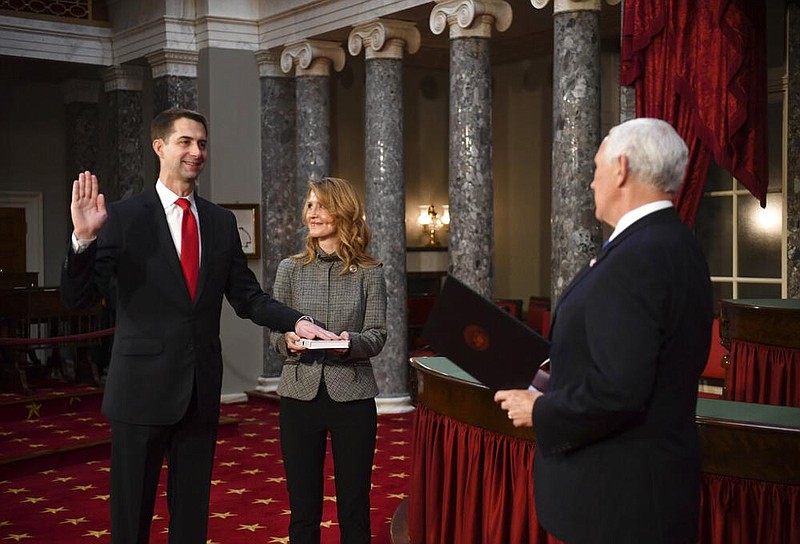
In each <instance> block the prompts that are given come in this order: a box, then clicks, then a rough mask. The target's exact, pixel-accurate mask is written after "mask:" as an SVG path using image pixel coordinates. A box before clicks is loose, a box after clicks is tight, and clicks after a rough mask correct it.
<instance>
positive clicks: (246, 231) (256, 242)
mask: <svg viewBox="0 0 800 544" xmlns="http://www.w3.org/2000/svg"><path fill="white" fill-rule="evenodd" d="M220 206H222V207H223V208H226V209H228V210H230V211H232V212H233V215H234V216H235V217H236V228H237V230H238V231H239V239H240V240H241V241H242V251H244V254H245V255H246V256H247V258H248V259H257V258H259V257H260V256H261V218H260V217H259V214H258V204H220Z"/></svg>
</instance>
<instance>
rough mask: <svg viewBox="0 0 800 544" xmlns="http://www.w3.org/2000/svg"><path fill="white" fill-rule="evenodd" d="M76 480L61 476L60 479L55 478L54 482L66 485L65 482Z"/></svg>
mask: <svg viewBox="0 0 800 544" xmlns="http://www.w3.org/2000/svg"><path fill="white" fill-rule="evenodd" d="M74 479H75V478H73V477H72V476H59V477H58V478H53V481H54V482H61V483H65V482H68V481H70V480H74Z"/></svg>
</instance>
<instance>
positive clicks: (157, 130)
mask: <svg viewBox="0 0 800 544" xmlns="http://www.w3.org/2000/svg"><path fill="white" fill-rule="evenodd" d="M178 119H191V120H192V121H197V122H198V123H201V124H202V125H203V128H204V129H205V131H206V134H208V121H206V117H205V115H203V114H202V113H200V112H199V111H194V110H187V109H184V108H169V109H168V110H164V111H162V112H161V113H159V114H158V115H156V116H155V118H154V119H153V122H152V123H150V138H151V139H152V140H158V139H161V140H167V139H168V138H169V135H170V134H172V133H173V132H174V131H175V127H174V124H175V121H177V120H178Z"/></svg>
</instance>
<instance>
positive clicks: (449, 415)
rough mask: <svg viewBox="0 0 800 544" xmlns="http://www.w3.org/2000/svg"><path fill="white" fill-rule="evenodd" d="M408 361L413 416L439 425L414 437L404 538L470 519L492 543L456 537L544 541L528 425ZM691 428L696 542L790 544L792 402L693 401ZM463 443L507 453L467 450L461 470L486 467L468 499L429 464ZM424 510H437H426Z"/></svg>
mask: <svg viewBox="0 0 800 544" xmlns="http://www.w3.org/2000/svg"><path fill="white" fill-rule="evenodd" d="M411 364H412V366H413V367H414V368H415V369H416V372H417V374H418V380H419V392H418V396H417V403H418V416H417V417H418V418H421V417H422V418H428V419H434V420H436V421H435V422H434V424H433V426H434V427H435V426H439V427H441V429H442V432H441V434H439V435H436V436H433V437H432V436H430V435H427V436H422V437H421V436H415V437H414V441H415V445H414V458H413V459H412V469H411V485H412V487H411V496H410V498H409V503H408V527H409V534H410V538H411V541H412V542H414V543H415V544H420V543H422V542H427V543H428V544H438V542H437V541H436V539H435V538H430V537H428V538H426V536H425V535H431V534H443V533H446V534H451V532H452V531H453V530H458V529H454V528H457V527H459V526H461V525H464V524H470V525H471V526H474V525H475V523H476V522H475V520H474V519H465V518H474V517H478V518H479V521H478V524H483V525H484V528H487V527H490V528H491V530H490V531H488V534H489V535H491V534H500V535H501V536H499V537H498V538H499V539H498V540H493V539H491V537H489V540H486V537H485V536H484V537H482V538H481V539H473V540H470V539H469V538H466V539H464V535H463V534H462V535H461V537H460V539H459V540H458V542H459V543H462V544H469V542H476V543H477V542H481V541H482V542H483V543H484V544H489V543H490V542H503V540H502V539H503V538H505V539H506V540H505V541H506V542H508V541H513V542H515V543H519V544H524V543H526V542H527V543H534V544H537V543H545V542H553V540H551V539H549V538H548V536H547V535H546V534H545V533H544V531H543V530H542V529H541V527H540V526H539V525H538V521H537V519H536V515H535V507H534V504H533V482H532V471H529V468H532V466H533V453H534V448H535V439H536V436H535V433H534V432H533V430H532V429H517V428H514V427H513V426H512V425H511V423H510V422H509V421H508V419H507V418H506V417H505V416H504V413H503V412H502V411H501V410H500V409H499V408H498V407H497V406H496V405H495V404H494V401H493V393H492V391H490V390H489V389H487V388H485V387H484V386H482V385H480V384H478V383H477V382H476V381H475V380H474V378H472V377H471V376H470V375H469V374H467V373H465V372H463V371H462V370H461V369H459V368H458V367H457V366H455V365H454V364H453V363H452V362H451V361H449V360H448V359H446V358H442V357H429V358H418V359H416V358H415V359H412V360H411ZM418 423H419V420H418ZM697 425H698V432H699V435H700V444H701V449H702V456H703V458H702V464H703V488H702V494H703V495H702V496H703V498H702V505H701V519H700V526H701V534H700V542H702V543H706V542H708V543H711V542H758V543H759V544H785V543H786V542H800V527H795V526H792V523H790V521H791V520H792V519H794V520H796V519H797V518H796V514H793V513H796V512H798V511H800V408H791V407H780V406H763V405H762V406H759V405H753V404H747V403H740V402H731V401H722V400H710V399H699V400H698V404H697ZM421 427H422V425H418V426H417V429H418V430H417V432H418V433H420V432H424V431H420V428H421ZM429 427H430V426H429ZM497 442H500V443H502V445H503V447H502V448H500V449H499V450H498V449H497V448H495V446H494V445H493V444H496V443H497ZM467 443H469V444H472V445H474V446H477V449H478V450H482V449H484V448H486V449H487V451H488V450H489V449H492V448H494V451H504V452H510V453H509V455H512V456H514V459H502V458H501V459H490V458H489V457H484V456H483V454H484V453H485V452H482V451H475V452H468V455H469V456H470V457H471V458H474V459H475V460H476V463H477V462H482V463H483V464H482V466H477V467H475V466H473V467H471V470H484V471H487V472H488V473H484V475H483V478H482V482H483V485H485V486H487V488H486V489H484V490H482V492H479V494H478V497H479V499H476V503H475V504H469V503H468V502H469V501H468V497H469V496H470V495H469V494H467V492H466V491H465V488H464V485H463V482H459V481H453V478H458V477H461V476H463V477H464V478H467V477H469V476H465V475H461V474H459V472H458V468H453V469H452V470H451V471H450V472H448V473H447V476H448V479H442V478H438V477H436V476H435V475H434V474H433V471H432V469H431V468H430V467H440V466H443V465H450V464H451V463H452V460H453V459H457V458H459V457H460V456H461V455H464V452H463V451H459V449H463V447H464V444H467ZM516 464H518V465H521V468H522V471H521V473H523V474H525V473H527V476H526V478H517V479H515V480H514V486H508V487H507V488H506V489H507V493H509V494H510V493H512V487H514V491H513V493H515V495H514V496H513V497H512V496H511V495H504V496H503V495H498V494H497V489H496V488H492V487H491V485H492V482H493V481H495V480H497V479H506V480H507V479H508V472H507V471H508V470H513V466H511V465H516ZM464 468H465V469H467V468H469V464H468V465H466V466H465V467H464ZM492 471H498V473H497V474H495V473H493V472H492ZM520 488H521V490H520ZM473 491H475V490H473ZM478 491H481V490H478ZM473 496H474V495H473ZM436 501H439V502H438V504H437V503H436ZM511 505H513V508H512V507H511ZM432 508H433V509H438V510H439V511H440V512H439V513H440V515H439V516H434V515H432V514H431V509H432ZM501 511H502V515H501V513H500V512H501ZM759 511H760V513H759V514H758V515H756V513H755V512H759ZM743 512H746V513H747V516H746V519H744V518H743V517H742V515H741V514H742V513H743ZM792 515H794V516H795V517H793V518H792ZM494 518H500V519H501V520H502V521H503V523H504V524H506V525H510V526H515V527H518V528H520V529H519V532H518V533H517V534H515V535H513V537H509V536H508V535H507V534H505V535H503V534H501V533H499V532H500V531H502V530H503V529H502V527H494V526H492V523H493V521H492V520H493V519H494Z"/></svg>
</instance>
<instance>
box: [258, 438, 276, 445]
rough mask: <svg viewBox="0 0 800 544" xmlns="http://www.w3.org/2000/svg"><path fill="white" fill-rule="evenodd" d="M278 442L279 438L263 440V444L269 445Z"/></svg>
mask: <svg viewBox="0 0 800 544" xmlns="http://www.w3.org/2000/svg"><path fill="white" fill-rule="evenodd" d="M277 441H278V439H277V438H265V439H264V440H262V442H266V443H268V444H273V443H275V442H277Z"/></svg>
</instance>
